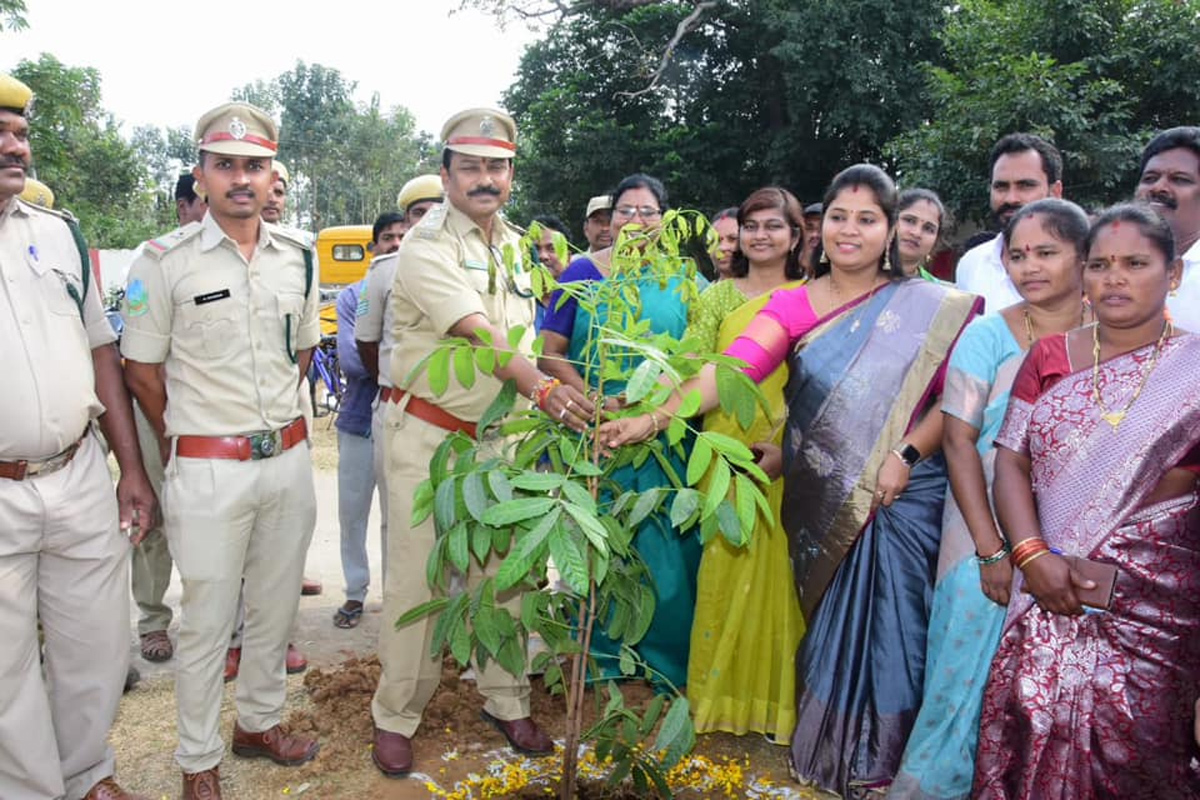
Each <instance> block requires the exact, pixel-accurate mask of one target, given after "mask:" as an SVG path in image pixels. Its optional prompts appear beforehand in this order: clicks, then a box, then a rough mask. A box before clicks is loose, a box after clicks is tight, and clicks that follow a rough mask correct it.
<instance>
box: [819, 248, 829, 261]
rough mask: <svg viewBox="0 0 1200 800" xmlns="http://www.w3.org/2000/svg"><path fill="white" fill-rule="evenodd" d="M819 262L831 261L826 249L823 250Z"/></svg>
mask: <svg viewBox="0 0 1200 800" xmlns="http://www.w3.org/2000/svg"><path fill="white" fill-rule="evenodd" d="M818 263H821V264H828V263H829V254H828V253H826V252H825V250H824V249H822V250H821V258H820V259H818Z"/></svg>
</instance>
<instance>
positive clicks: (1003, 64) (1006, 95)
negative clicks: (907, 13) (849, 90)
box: [885, 0, 1200, 219]
mask: <svg viewBox="0 0 1200 800" xmlns="http://www.w3.org/2000/svg"><path fill="white" fill-rule="evenodd" d="M1198 21H1200V3H1197V2H1196V0H1054V1H1053V2H1046V1H1045V0H963V2H961V3H959V4H957V5H956V6H954V7H953V8H951V9H950V10H948V11H947V19H946V23H945V25H944V26H943V27H942V28H941V31H940V33H939V34H938V38H939V39H940V41H941V42H942V44H943V46H944V48H945V61H944V63H942V64H940V65H938V64H928V65H926V67H925V76H926V81H925V84H926V88H927V91H928V92H929V94H930V95H931V98H932V102H933V113H932V114H931V115H930V118H929V119H928V120H927V121H926V122H925V123H924V124H921V125H915V126H912V127H911V128H910V129H909V130H908V131H907V132H905V133H902V134H900V135H899V136H896V137H895V138H893V139H892V141H891V142H890V143H889V144H888V146H887V148H886V151H885V152H886V153H887V155H888V156H889V157H891V158H893V159H895V162H896V167H897V170H898V174H899V177H900V180H901V182H902V183H904V184H906V185H910V186H915V185H925V186H930V187H931V188H935V189H937V191H938V192H940V193H941V195H942V197H943V199H945V200H946V201H947V205H948V206H950V207H951V208H952V209H953V210H954V211H955V213H956V214H957V215H958V216H960V217H963V216H966V217H972V218H975V219H983V218H984V217H985V216H986V212H987V194H986V192H985V191H984V188H983V186H984V176H985V175H986V174H987V154H988V150H989V148H990V147H991V145H992V143H993V142H995V140H996V139H998V138H999V137H1000V136H1002V135H1003V134H1005V133H1008V132H1011V131H1031V132H1034V133H1038V134H1040V135H1042V136H1044V137H1046V138H1048V139H1050V140H1052V141H1053V142H1055V144H1056V145H1057V146H1058V148H1059V149H1060V150H1061V151H1062V152H1063V155H1064V160H1065V169H1064V173H1065V174H1064V184H1065V187H1064V188H1065V192H1064V193H1065V195H1066V196H1067V197H1069V198H1070V199H1072V200H1074V201H1076V202H1078V203H1082V204H1084V205H1085V206H1088V205H1098V204H1107V203H1111V202H1113V201H1115V200H1118V199H1120V198H1122V197H1125V196H1128V195H1129V194H1130V193H1131V192H1132V188H1133V181H1134V179H1135V177H1136V176H1135V174H1134V173H1135V172H1136V170H1137V163H1138V155H1139V153H1140V151H1141V148H1142V146H1143V145H1144V144H1145V142H1146V140H1147V139H1148V138H1149V137H1150V136H1151V135H1152V133H1153V132H1154V131H1155V130H1159V129H1162V128H1166V127H1170V126H1173V125H1179V124H1185V123H1187V122H1189V121H1194V120H1196V119H1197V118H1200V86H1198V85H1197V84H1196V82H1195V81H1194V80H1193V79H1192V77H1191V76H1194V75H1195V72H1196V69H1197V67H1198V66H1200V50H1198V48H1197V45H1196V40H1195V31H1196V29H1197V28H1196V25H1197V22H1198Z"/></svg>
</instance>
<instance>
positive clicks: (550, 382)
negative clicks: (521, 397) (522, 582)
mask: <svg viewBox="0 0 1200 800" xmlns="http://www.w3.org/2000/svg"><path fill="white" fill-rule="evenodd" d="M560 386H562V381H560V380H559V379H558V378H551V377H550V376H549V375H543V376H542V377H541V378H539V379H538V382H537V383H535V384H534V385H533V388H532V389H530V390H529V402H531V403H533V404H534V405H536V406H537V407H538V408H540V409H542V410H543V411H545V410H546V401H547V400H549V399H550V395H551V393H553V392H554V390H555V389H557V388H558V387H560Z"/></svg>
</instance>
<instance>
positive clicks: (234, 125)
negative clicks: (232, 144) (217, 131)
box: [229, 117, 246, 139]
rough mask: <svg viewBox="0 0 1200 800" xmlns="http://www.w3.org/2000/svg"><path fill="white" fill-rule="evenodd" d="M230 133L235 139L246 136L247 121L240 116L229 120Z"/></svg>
mask: <svg viewBox="0 0 1200 800" xmlns="http://www.w3.org/2000/svg"><path fill="white" fill-rule="evenodd" d="M229 135H230V136H232V137H233V138H235V139H245V138H246V123H244V122H242V120H241V119H240V118H238V117H234V118H233V119H231V120H229Z"/></svg>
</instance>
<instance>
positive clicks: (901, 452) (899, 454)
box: [892, 442, 921, 469]
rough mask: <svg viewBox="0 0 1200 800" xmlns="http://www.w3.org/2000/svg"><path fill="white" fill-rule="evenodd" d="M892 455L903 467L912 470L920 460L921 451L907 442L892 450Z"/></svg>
mask: <svg viewBox="0 0 1200 800" xmlns="http://www.w3.org/2000/svg"><path fill="white" fill-rule="evenodd" d="M892 455H894V456H895V457H896V458H898V459H900V461H901V462H902V463H903V464H904V466H906V467H908V468H909V469H912V468H913V467H915V466H916V465H917V462H918V461H920V460H921V451H920V450H918V449H917V448H915V447H913V446H912V445H911V444H908V443H907V442H906V443H905V444H904V445H903V446H901V447H895V448H892Z"/></svg>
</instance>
